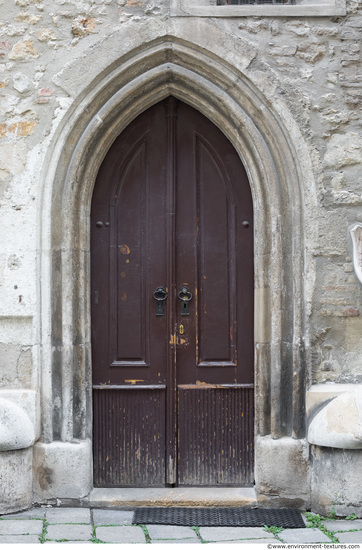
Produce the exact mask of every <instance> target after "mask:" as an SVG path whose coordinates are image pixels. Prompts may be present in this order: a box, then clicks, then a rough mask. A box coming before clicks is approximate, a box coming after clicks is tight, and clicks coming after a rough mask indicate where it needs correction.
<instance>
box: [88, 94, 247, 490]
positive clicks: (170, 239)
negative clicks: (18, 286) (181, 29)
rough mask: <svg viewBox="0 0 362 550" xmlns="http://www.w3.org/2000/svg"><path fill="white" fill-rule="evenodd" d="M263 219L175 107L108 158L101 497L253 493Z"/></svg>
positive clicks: (143, 118)
mask: <svg viewBox="0 0 362 550" xmlns="http://www.w3.org/2000/svg"><path fill="white" fill-rule="evenodd" d="M252 218H253V212H252V199H251V193H250V187H249V183H248V179H247V176H246V173H245V170H244V168H243V165H242V163H241V161H240V159H239V157H238V155H237V154H236V152H235V150H234V149H233V147H232V146H231V144H230V142H229V141H228V140H227V139H226V137H225V136H224V135H223V134H222V133H221V132H220V130H218V129H217V128H216V127H215V126H214V125H213V124H212V123H211V122H210V121H209V120H208V119H206V118H205V117H204V116H203V115H201V114H200V113H199V112H197V111H195V110H194V109H192V108H191V107H189V106H187V105H185V104H183V103H181V102H178V101H177V100H175V99H174V98H168V99H167V100H165V101H163V102H161V103H158V104H157V105H155V106H153V107H152V108H150V109H149V110H147V111H146V112H144V113H143V114H142V115H140V116H139V117H138V118H137V119H136V120H135V121H133V122H132V123H131V124H130V125H129V127H128V128H127V129H126V130H125V131H124V132H123V133H122V134H121V135H120V136H119V137H118V138H117V140H116V141H115V143H114V144H113V146H112V147H111V149H110V151H109V153H108V154H107V156H106V158H105V160H104V162H103V164H102V166H101V168H100V171H99V174H98V178H97V181H96V185H95V189H94V195H93V201H92V213H91V272H92V291H91V292H92V297H91V299H92V362H93V396H94V399H93V417H94V483H95V486H104V487H127V486H133V487H147V486H148V487H150V486H163V485H165V484H166V485H194V486H196V485H211V486H214V485H244V486H248V485H251V484H252V483H253V393H254V392H253V365H254V359H253V324H254V321H253V303H254V299H253V219H252ZM159 287H162V288H163V290H162V289H161V290H158V291H156V289H158V288H159ZM166 294H167V297H166ZM156 298H161V299H162V298H164V299H163V300H161V299H159V300H157V299H156Z"/></svg>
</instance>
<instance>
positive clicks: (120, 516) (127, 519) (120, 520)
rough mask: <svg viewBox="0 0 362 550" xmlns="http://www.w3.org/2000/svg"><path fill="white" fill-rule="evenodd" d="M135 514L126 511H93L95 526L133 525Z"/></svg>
mask: <svg viewBox="0 0 362 550" xmlns="http://www.w3.org/2000/svg"><path fill="white" fill-rule="evenodd" d="M132 519H133V512H128V511H126V510H93V523H94V525H115V524H117V525H132Z"/></svg>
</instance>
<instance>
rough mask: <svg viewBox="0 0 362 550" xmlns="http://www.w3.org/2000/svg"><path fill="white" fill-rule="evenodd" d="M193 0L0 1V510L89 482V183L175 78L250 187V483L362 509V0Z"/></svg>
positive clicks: (309, 502)
mask: <svg viewBox="0 0 362 550" xmlns="http://www.w3.org/2000/svg"><path fill="white" fill-rule="evenodd" d="M316 4H317V2H316ZM195 6H196V8H198V6H199V7H200V9H201V8H202V10H203V12H202V13H204V15H198V14H196V15H193V13H192V9H193V6H192V5H191V4H190V5H186V3H185V4H183V3H182V2H181V3H180V4H179V5H178V6H177V7H176V8H175V4H174V2H171V3H170V2H169V1H168V0H82V1H77V0H44V1H42V0H0V94H1V100H0V212H1V216H0V218H1V232H0V289H1V300H0V380H1V390H0V451H1V452H0V479H1V484H0V485H1V489H0V512H1V513H4V512H7V511H15V510H19V509H24V508H26V507H29V506H31V504H32V503H39V502H54V501H55V500H56V499H57V498H58V499H68V500H73V501H81V499H87V498H89V495H90V494H91V491H92V474H91V471H92V470H91V444H90V441H91V430H92V420H91V405H90V388H91V374H90V373H91V360H90V339H89V324H90V316H89V304H88V298H87V296H88V293H89V268H88V261H89V225H88V224H89V221H88V220H89V209H90V200H91V193H92V186H93V184H94V179H95V175H96V173H97V170H98V169H99V166H100V164H101V161H102V159H103V157H104V155H105V153H106V151H107V149H108V148H109V147H110V145H111V143H112V142H113V141H114V139H115V138H116V137H117V135H118V134H119V133H120V132H121V131H122V129H123V128H124V127H126V126H127V124H129V123H130V122H131V120H132V119H133V118H135V116H136V115H137V114H139V113H140V112H142V110H144V109H146V108H147V107H149V106H150V105H152V103H154V102H156V101H158V100H159V99H162V98H163V96H164V95H165V93H166V92H165V90H168V92H167V93H173V94H174V95H176V96H178V97H179V98H180V99H182V100H183V101H186V102H189V103H190V104H191V105H192V106H193V107H195V108H199V109H200V110H201V111H202V112H203V113H204V114H205V115H206V116H208V117H209V118H211V120H213V122H214V123H215V124H217V125H218V126H219V127H220V129H221V130H222V131H223V132H224V133H225V134H226V135H227V137H228V138H229V139H230V140H231V141H232V143H233V145H234V147H235V148H236V149H237V150H238V152H239V154H240V156H241V158H242V160H243V162H244V165H245V166H246V168H247V171H248V174H249V177H250V181H251V185H252V186H253V196H254V200H255V216H256V220H257V225H256V233H255V249H256V260H255V262H256V263H255V266H256V283H255V288H256V324H255V332H256V347H255V349H256V416H257V424H256V458H255V460H256V486H255V489H256V493H255V494H256V497H255V498H256V500H257V501H258V502H260V503H268V505H270V504H271V503H272V504H275V505H296V506H299V507H301V508H308V507H311V506H312V507H313V508H314V509H315V510H317V511H321V512H322V513H325V512H328V511H330V510H331V509H332V508H333V509H335V510H336V511H337V513H340V514H342V515H343V514H347V513H349V512H351V511H354V512H355V513H356V514H361V513H362V501H361V495H360V493H359V491H358V489H359V487H360V484H361V471H362V469H361V466H362V451H361V449H362V337H361V335H362V303H361V299H362V286H361V283H360V282H359V280H358V277H357V275H356V272H355V269H358V265H357V266H356V265H354V264H353V261H352V243H351V237H350V232H349V229H350V228H351V227H352V226H353V225H355V224H356V223H357V224H362V170H361V168H362V139H361V121H362V118H361V105H362V64H361V38H362V2H361V1H360V0H346V5H345V8H343V6H344V3H343V2H341V1H340V0H336V1H335V2H334V0H330V1H325V2H324V3H323V2H322V4H321V5H319V7H318V10H319V11H315V10H316V9H315V6H314V3H313V2H312V1H310V0H300V1H298V3H297V5H290V6H282V8H281V10H280V11H279V12H278V10H277V9H274V8H278V7H277V6H269V5H263V6H254V7H253V6H249V12H247V13H248V14H247V15H244V12H242V11H240V12H238V13H236V12H233V15H232V16H228V15H227V13H226V14H225V9H227V8H228V6H220V8H222V9H223V10H224V11H223V12H222V14H223V15H220V16H219V14H218V12H217V11H216V10H217V8H218V7H217V6H216V5H215V3H213V2H210V10H211V8H212V10H211V11H210V13H212V16H211V15H210V16H208V15H207V9H208V4H207V3H205V2H199V4H197V2H196V5H195ZM341 6H342V8H341ZM334 7H335V13H334V14H333V15H330V12H331V11H333V9H334ZM196 8H195V9H196ZM230 8H231V6H230ZM232 8H233V9H234V8H235V6H232ZM237 8H239V7H237ZM240 8H242V6H240ZM296 8H297V9H298V10H302V9H304V10H305V11H304V12H302V11H298V12H297V13H298V14H301V15H294V13H296V12H294V13H293V9H296ZM324 8H325V13H327V15H325V14H324V13H323V9H324ZM337 8H338V9H337ZM253 9H254V12H253ZM273 9H274V11H268V10H273ZM278 9H279V8H278ZM286 9H289V10H290V11H289V12H286V11H285V10H286ZM308 9H310V12H308ZM205 10H206V11H205ZM283 10H284V11H283ZM313 10H314V11H313ZM196 11H197V10H196ZM200 13H201V12H200ZM205 13H206V15H205ZM220 13H221V12H220ZM235 13H236V15H235ZM162 94H163V95H162ZM166 95H167V94H166ZM273 182H274V183H273ZM258 220H259V221H258ZM279 237H280V238H279ZM278 327H279V328H278ZM337 400H338V401H337ZM333 404H334V405H333ZM336 404H337V405H338V406H337V405H336ZM331 407H332V408H331ZM320 415H322V416H320ZM309 429H311V433H310V436H309V435H308V433H309ZM341 434H342V435H341ZM281 461H282V463H283V468H281ZM80 472H81V474H80Z"/></svg>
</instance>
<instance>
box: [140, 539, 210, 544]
mask: <svg viewBox="0 0 362 550" xmlns="http://www.w3.org/2000/svg"><path fill="white" fill-rule="evenodd" d="M151 544H201V540H199V539H174V540H156V539H155V540H151Z"/></svg>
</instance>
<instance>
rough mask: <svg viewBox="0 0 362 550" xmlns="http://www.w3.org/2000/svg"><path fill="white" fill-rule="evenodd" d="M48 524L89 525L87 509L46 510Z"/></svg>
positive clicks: (88, 511)
mask: <svg viewBox="0 0 362 550" xmlns="http://www.w3.org/2000/svg"><path fill="white" fill-rule="evenodd" d="M45 517H46V520H47V522H48V523H90V519H91V518H90V510H89V508H47V509H46V512H45Z"/></svg>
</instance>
